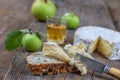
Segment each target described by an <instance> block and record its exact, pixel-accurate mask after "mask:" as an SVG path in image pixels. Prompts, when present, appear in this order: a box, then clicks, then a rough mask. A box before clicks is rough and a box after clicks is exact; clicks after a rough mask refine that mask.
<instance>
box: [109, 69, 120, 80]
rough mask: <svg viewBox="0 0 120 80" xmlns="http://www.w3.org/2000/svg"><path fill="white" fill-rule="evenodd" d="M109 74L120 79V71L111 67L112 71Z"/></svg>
mask: <svg viewBox="0 0 120 80" xmlns="http://www.w3.org/2000/svg"><path fill="white" fill-rule="evenodd" d="M109 73H110V74H112V75H114V76H116V77H118V78H119V79H120V70H119V69H116V68H114V67H111V68H110V70H109Z"/></svg>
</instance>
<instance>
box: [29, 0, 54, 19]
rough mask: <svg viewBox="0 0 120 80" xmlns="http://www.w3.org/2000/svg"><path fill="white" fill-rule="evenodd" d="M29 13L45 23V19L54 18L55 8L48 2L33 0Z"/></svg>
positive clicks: (45, 0)
mask: <svg viewBox="0 0 120 80" xmlns="http://www.w3.org/2000/svg"><path fill="white" fill-rule="evenodd" d="M31 12H32V15H33V16H34V17H35V18H36V19H38V20H40V21H46V17H50V18H53V17H54V16H55V14H56V6H55V5H54V3H53V2H52V1H50V0H35V1H34V2H33V4H32V7H31Z"/></svg>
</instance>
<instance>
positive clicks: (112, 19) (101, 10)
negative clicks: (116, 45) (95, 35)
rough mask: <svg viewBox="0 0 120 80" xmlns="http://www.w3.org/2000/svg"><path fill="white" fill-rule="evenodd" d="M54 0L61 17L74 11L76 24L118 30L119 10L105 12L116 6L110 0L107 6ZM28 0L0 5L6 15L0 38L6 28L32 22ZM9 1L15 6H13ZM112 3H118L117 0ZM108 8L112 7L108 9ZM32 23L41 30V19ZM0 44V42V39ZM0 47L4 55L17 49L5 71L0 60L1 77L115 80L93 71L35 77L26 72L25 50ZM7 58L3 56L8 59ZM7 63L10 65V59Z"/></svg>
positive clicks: (97, 0)
mask: <svg viewBox="0 0 120 80" xmlns="http://www.w3.org/2000/svg"><path fill="white" fill-rule="evenodd" d="M116 1H117V0H116ZM0 2H1V3H0V4H1V5H3V4H6V1H5V0H1V1H0ZM54 2H55V4H56V6H57V16H62V15H63V14H64V13H66V12H74V13H75V14H76V15H78V16H79V17H80V19H81V24H80V26H79V27H81V26H87V25H93V26H102V27H106V28H110V29H113V30H117V31H120V24H119V21H120V18H117V17H116V16H117V15H119V14H118V13H119V12H117V11H114V12H112V13H110V12H109V11H110V10H113V9H114V8H115V7H119V6H115V7H112V6H111V1H110V2H108V3H107V5H106V3H105V2H104V1H103V0H54ZM117 2H120V1H117ZM31 3H32V1H31V0H29V1H28V0H21V1H19V0H11V1H10V4H9V5H8V4H6V5H7V6H3V7H4V9H2V8H0V11H1V12H3V14H1V15H0V17H3V15H5V14H7V16H4V18H3V20H0V24H1V25H2V26H3V27H0V29H1V30H0V33H1V34H2V31H3V32H5V33H4V34H3V35H0V38H4V36H5V35H6V33H7V32H8V31H10V30H13V29H20V28H27V27H28V26H29V24H30V23H31V22H32V21H34V18H33V17H31V16H32V15H31V14H30V11H29V10H30V6H31ZM114 3H115V1H114ZM13 4H14V5H15V6H13ZM116 4H118V5H119V3H116ZM23 5H24V7H23ZM108 6H109V8H108ZM110 7H112V8H111V9H110ZM115 9H116V8H115ZM115 9H114V10H115ZM21 14H22V15H21ZM112 14H115V15H112ZM8 15H9V16H8ZM6 21H7V23H6ZM114 23H116V24H114ZM3 24H4V25H3ZM6 24H7V25H6ZM8 25H9V27H8ZM16 26H19V27H16ZM35 26H37V27H35V28H34V29H35V30H39V31H41V32H43V33H45V22H40V23H36V24H35ZM11 27H12V28H11ZM74 32H75V30H68V35H67V39H66V40H65V43H72V42H73V36H74ZM0 44H1V45H3V40H2V41H0ZM0 49H1V52H2V53H10V54H9V55H7V56H11V54H12V53H14V54H15V52H17V53H16V56H15V58H14V60H13V61H12V64H11V65H10V67H9V69H8V71H7V73H6V74H5V71H6V68H7V67H6V66H7V63H6V64H5V63H0V67H1V68H0V71H1V73H0V75H1V76H3V74H5V77H4V80H118V79H117V78H115V77H112V76H110V75H107V74H98V73H95V72H93V71H89V73H88V74H87V75H84V76H80V75H77V74H74V73H68V74H59V75H53V76H35V75H32V74H31V73H30V71H29V70H28V68H27V66H26V56H27V55H29V53H26V52H25V51H23V50H17V51H14V52H7V51H6V50H5V49H4V48H3V46H0ZM2 53H1V54H2ZM93 56H94V57H95V58H96V60H97V61H100V62H102V63H104V64H107V65H109V66H113V67H116V68H119V69H120V61H109V60H108V59H106V58H105V57H104V56H102V55H101V54H99V53H97V52H95V53H94V54H93ZM1 58H2V57H1ZM4 58H5V57H4ZM8 58H9V57H8ZM8 58H5V59H6V60H7V61H9V59H8ZM10 58H11V57H10ZM12 58H13V57H12ZM2 60H3V59H2ZM6 60H3V61H6ZM2 64H5V65H6V66H3V65H2ZM8 64H10V62H9V63H8ZM1 65H2V66H1ZM3 67H4V68H3ZM0 79H2V78H0Z"/></svg>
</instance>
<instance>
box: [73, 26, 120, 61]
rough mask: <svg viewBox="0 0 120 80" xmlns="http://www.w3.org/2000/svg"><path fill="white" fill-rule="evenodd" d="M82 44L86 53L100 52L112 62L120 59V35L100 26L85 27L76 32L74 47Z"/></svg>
mask: <svg viewBox="0 0 120 80" xmlns="http://www.w3.org/2000/svg"><path fill="white" fill-rule="evenodd" d="M79 42H82V43H84V44H85V45H86V49H85V51H86V52H88V53H93V52H94V51H95V50H98V51H99V52H100V53H102V55H104V56H105V57H107V58H109V59H110V60H119V59H120V33H119V32H117V31H114V30H110V29H107V28H102V27H99V26H84V27H81V28H79V29H78V30H77V31H76V32H75V36H74V45H76V44H78V43H79Z"/></svg>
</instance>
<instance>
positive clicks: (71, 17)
mask: <svg viewBox="0 0 120 80" xmlns="http://www.w3.org/2000/svg"><path fill="white" fill-rule="evenodd" d="M61 19H62V20H64V19H67V28H68V29H75V28H77V27H78V26H79V24H80V19H79V17H78V16H76V15H75V14H73V13H66V14H65V15H63V16H62V18H61Z"/></svg>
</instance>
